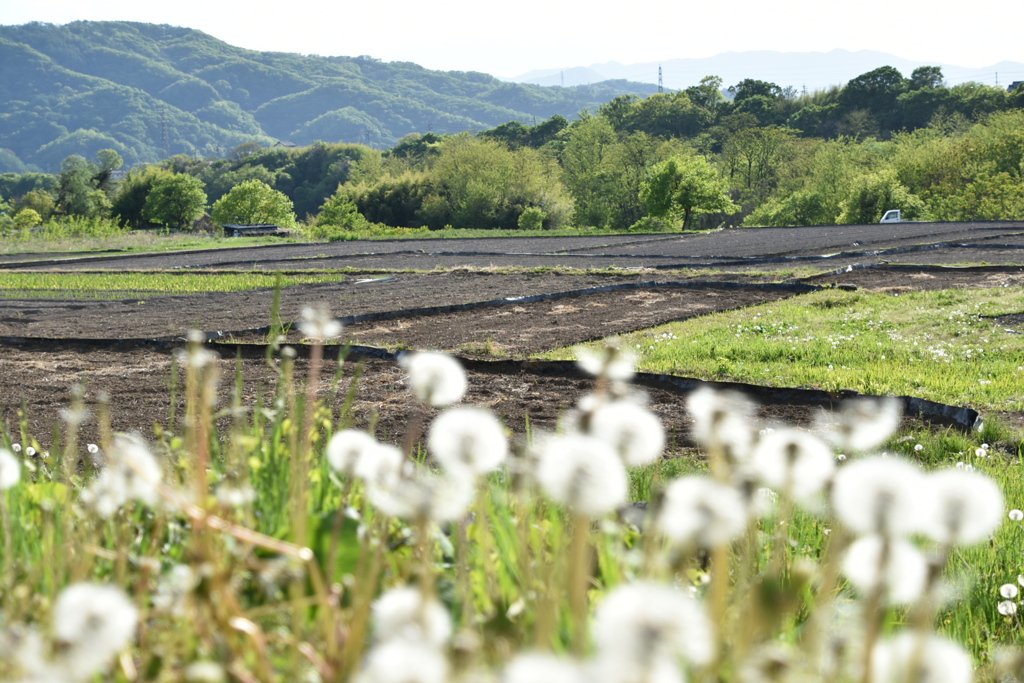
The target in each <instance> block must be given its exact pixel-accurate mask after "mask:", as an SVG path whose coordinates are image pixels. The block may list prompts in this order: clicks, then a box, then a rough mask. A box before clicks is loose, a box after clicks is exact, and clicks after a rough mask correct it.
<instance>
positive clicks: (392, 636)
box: [373, 586, 452, 648]
mask: <svg viewBox="0 0 1024 683" xmlns="http://www.w3.org/2000/svg"><path fill="white" fill-rule="evenodd" d="M373 632H374V635H375V636H376V638H377V640H378V641H390V640H405V641H407V642H410V643H419V644H422V645H429V646H431V647H435V648H442V647H444V645H445V644H446V643H447V642H448V639H449V638H451V635H452V620H451V617H449V616H448V610H446V609H445V608H444V606H443V605H442V604H441V603H440V602H438V601H436V600H430V601H428V602H426V603H424V601H423V593H422V591H420V590H418V589H416V588H412V587H409V586H400V587H398V588H392V589H391V590H389V591H387V592H386V593H384V594H383V595H381V596H380V597H379V598H378V599H377V601H376V602H374V603H373Z"/></svg>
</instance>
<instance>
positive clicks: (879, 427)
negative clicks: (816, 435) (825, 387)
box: [817, 397, 903, 452]
mask: <svg viewBox="0 0 1024 683" xmlns="http://www.w3.org/2000/svg"><path fill="white" fill-rule="evenodd" d="M902 415H903V405H902V404H901V403H900V401H899V399H896V398H891V397H888V398H868V397H859V398H852V399H847V400H845V401H843V403H842V404H841V405H840V408H839V410H838V411H836V412H834V413H823V414H821V415H819V417H818V421H817V426H818V428H822V429H823V430H824V434H825V437H826V438H827V439H828V440H829V441H830V442H832V443H833V444H834V445H835V446H837V447H838V448H842V449H844V450H851V451H860V452H864V451H870V450H871V449H872V448H876V447H878V446H880V445H882V443H883V442H884V441H885V440H886V439H888V438H889V437H890V436H891V435H892V433H893V432H895V431H896V429H897V428H899V426H900V418H901V417H902Z"/></svg>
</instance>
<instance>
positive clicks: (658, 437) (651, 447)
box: [590, 401, 665, 467]
mask: <svg viewBox="0 0 1024 683" xmlns="http://www.w3.org/2000/svg"><path fill="white" fill-rule="evenodd" d="M590 434H591V436H594V437H597V438H598V439H601V440H602V441H606V442H607V443H609V444H611V445H612V447H613V448H614V449H615V450H616V451H617V452H618V454H619V457H620V458H622V462H623V463H625V464H626V466H627V467H636V466H639V465H647V464H650V463H652V462H655V461H657V460H658V458H660V457H661V452H662V451H663V450H664V449H665V428H664V427H662V426H661V420H659V419H658V417H657V416H656V415H655V414H654V413H652V412H651V411H650V410H648V409H647V408H645V407H643V406H642V405H639V404H638V403H635V402H634V401H613V402H611V403H606V404H604V405H603V406H601V407H600V408H598V409H597V410H595V411H594V412H593V414H592V415H591V418H590Z"/></svg>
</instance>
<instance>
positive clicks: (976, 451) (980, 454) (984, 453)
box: [974, 448, 988, 458]
mask: <svg viewBox="0 0 1024 683" xmlns="http://www.w3.org/2000/svg"><path fill="white" fill-rule="evenodd" d="M974 455H975V456H976V457H978V458H987V457H988V451H987V450H985V449H984V448H975V449H974Z"/></svg>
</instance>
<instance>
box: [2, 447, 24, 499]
mask: <svg viewBox="0 0 1024 683" xmlns="http://www.w3.org/2000/svg"><path fill="white" fill-rule="evenodd" d="M19 481H21V462H19V461H18V459H17V458H16V457H14V454H13V453H11V452H10V451H9V450H7V449H6V448H0V491H6V490H7V489H9V488H11V487H12V486H14V485H15V484H17V483H18V482H19Z"/></svg>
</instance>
